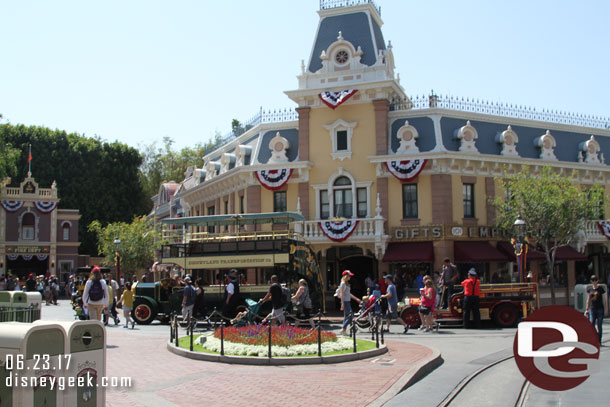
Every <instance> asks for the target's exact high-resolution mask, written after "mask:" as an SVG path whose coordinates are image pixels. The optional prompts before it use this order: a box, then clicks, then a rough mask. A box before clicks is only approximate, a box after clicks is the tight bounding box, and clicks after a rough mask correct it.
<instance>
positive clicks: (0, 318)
mask: <svg viewBox="0 0 610 407" xmlns="http://www.w3.org/2000/svg"><path fill="white" fill-rule="evenodd" d="M39 319H40V308H38V307H29V308H17V307H0V322H34V321H37V320H39Z"/></svg>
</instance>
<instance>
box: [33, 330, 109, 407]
mask: <svg viewBox="0 0 610 407" xmlns="http://www.w3.org/2000/svg"><path fill="white" fill-rule="evenodd" d="M34 325H37V326H47V325H59V326H61V327H62V328H63V330H64V331H65V334H66V337H67V338H68V340H67V341H66V344H65V345H66V346H65V349H64V353H65V354H66V355H70V364H69V366H68V368H67V370H64V371H63V374H64V376H65V377H66V383H67V382H68V380H70V379H68V378H69V377H74V379H72V380H74V383H78V380H79V379H78V378H79V377H83V379H80V380H81V381H82V382H84V383H85V384H87V376H92V377H93V382H94V385H93V386H88V385H85V386H74V387H68V386H66V388H65V389H64V391H63V397H64V405H65V406H66V407H67V406H70V407H98V406H99V407H104V406H105V405H106V388H105V387H102V383H101V380H102V377H104V376H105V375H106V331H105V330H104V325H102V323H101V322H100V321H97V320H87V321H47V320H45V321H42V320H39V321H35V322H34Z"/></svg>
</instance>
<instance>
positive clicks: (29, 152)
mask: <svg viewBox="0 0 610 407" xmlns="http://www.w3.org/2000/svg"><path fill="white" fill-rule="evenodd" d="M31 177H32V145H31V144H29V151H28V178H31Z"/></svg>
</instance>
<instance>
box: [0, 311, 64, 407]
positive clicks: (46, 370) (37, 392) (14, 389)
mask: <svg viewBox="0 0 610 407" xmlns="http://www.w3.org/2000/svg"><path fill="white" fill-rule="evenodd" d="M66 342H67V338H66V334H65V331H64V329H63V328H62V327H61V326H59V325H57V324H46V325H34V324H31V323H20V322H3V323H2V324H0V359H1V360H3V361H4V366H3V367H0V400H2V406H24V407H29V406H33V407H37V406H49V407H52V406H63V405H64V398H63V397H64V395H63V392H61V391H60V390H59V389H58V387H57V383H58V382H57V378H58V377H60V376H63V373H62V370H61V368H62V362H64V359H63V358H64V350H65V346H66ZM17 379H19V381H17ZM51 381H53V383H55V386H53V387H52V386H51V385H50V383H51Z"/></svg>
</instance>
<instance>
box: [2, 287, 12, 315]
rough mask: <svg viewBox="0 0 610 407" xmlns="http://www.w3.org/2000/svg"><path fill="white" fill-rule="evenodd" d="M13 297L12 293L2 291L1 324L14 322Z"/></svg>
mask: <svg viewBox="0 0 610 407" xmlns="http://www.w3.org/2000/svg"><path fill="white" fill-rule="evenodd" d="M11 297H12V295H11V291H0V322H7V321H13V318H14V313H13V308H12V305H11Z"/></svg>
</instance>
